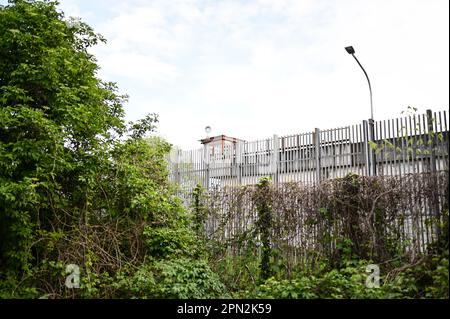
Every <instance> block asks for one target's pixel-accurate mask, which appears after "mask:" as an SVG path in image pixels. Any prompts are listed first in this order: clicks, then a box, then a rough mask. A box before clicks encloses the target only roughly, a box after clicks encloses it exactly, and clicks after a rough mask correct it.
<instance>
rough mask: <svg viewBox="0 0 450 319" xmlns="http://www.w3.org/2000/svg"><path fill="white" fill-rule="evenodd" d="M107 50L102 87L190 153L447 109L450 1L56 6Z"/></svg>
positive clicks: (67, 1)
mask: <svg viewBox="0 0 450 319" xmlns="http://www.w3.org/2000/svg"><path fill="white" fill-rule="evenodd" d="M60 8H61V10H62V11H64V12H65V14H66V16H75V17H80V18H81V19H82V20H83V21H84V22H87V23H88V24H89V25H91V26H92V27H93V28H94V29H95V31H96V32H99V33H101V34H102V35H103V36H104V37H106V39H107V43H106V44H105V45H103V44H102V45H99V46H97V47H95V48H93V49H92V50H91V51H92V53H93V54H94V55H95V56H96V57H97V59H98V63H99V65H100V67H101V69H100V71H99V74H98V75H99V77H100V78H102V79H105V80H108V81H114V82H117V84H118V86H119V88H120V91H121V93H126V94H128V95H129V96H130V99H129V102H128V103H127V104H126V105H125V111H126V119H127V120H133V121H134V120H137V119H139V118H142V117H144V116H145V115H146V114H147V113H153V112H155V113H158V114H159V117H160V123H159V125H158V130H157V134H158V135H160V136H162V137H164V138H166V139H167V140H168V141H169V142H170V143H172V144H174V145H177V146H179V147H181V148H183V149H192V148H199V147H200V143H199V141H198V140H199V139H201V138H204V137H205V135H206V133H205V127H206V126H210V127H211V128H212V131H211V133H210V135H212V136H214V135H221V134H225V135H228V136H232V137H237V138H241V139H244V140H255V139H263V138H267V137H271V136H272V135H273V134H278V135H280V136H282V135H289V134H295V133H304V132H309V131H312V130H314V128H315V127H318V128H322V129H327V128H335V127H342V126H346V125H350V124H357V123H361V121H363V120H365V119H368V118H369V117H370V99H369V89H368V85H367V81H366V78H365V76H364V73H363V72H362V70H361V69H360V68H359V66H358V65H357V63H356V61H355V60H354V59H353V58H352V57H351V56H350V55H349V54H347V52H346V51H345V49H344V47H346V46H349V45H352V46H353V47H354V48H355V50H356V54H355V55H356V56H357V58H358V59H359V61H360V62H361V64H362V65H363V66H364V68H365V69H366V71H367V73H368V75H369V77H370V81H371V84H372V89H373V104H374V117H375V119H388V118H395V117H398V116H400V114H401V112H402V111H404V110H406V108H407V106H413V107H417V108H418V110H419V112H424V111H425V110H426V109H428V108H431V109H433V110H436V111H437V110H444V109H447V108H448V105H449V1H448V0H390V1H388V0H377V1H373V0H339V1H335V0H248V1H244V0H241V1H237V0H227V1H225V0H170V1H168V0H163V1H158V0H155V1H150V0H131V1H121V0H120V1H119V0H95V1H93V0H60Z"/></svg>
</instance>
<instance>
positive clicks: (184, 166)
mask: <svg viewBox="0 0 450 319" xmlns="http://www.w3.org/2000/svg"><path fill="white" fill-rule="evenodd" d="M448 122H449V118H448V112H447V111H439V112H432V111H431V110H427V112H426V113H425V114H410V115H407V116H403V117H399V118H395V119H388V120H380V121H371V120H369V121H363V122H362V123H360V124H354V125H349V126H345V127H339V128H334V129H319V128H316V129H315V130H314V131H313V132H306V133H299V134H293V135H287V136H277V135H274V136H273V137H271V138H267V139H263V140H256V141H248V142H247V141H236V142H235V143H232V144H228V145H225V146H224V147H223V148H222V150H221V152H220V153H217V152H210V150H209V148H208V147H206V146H205V147H203V148H200V149H197V150H188V151H184V150H179V149H174V150H172V152H171V153H170V155H169V157H168V162H169V171H170V179H171V181H173V182H175V183H176V184H178V185H179V194H178V195H179V196H181V197H182V198H184V199H186V200H187V199H189V198H190V197H191V196H190V195H191V193H192V191H193V189H194V188H195V187H196V186H197V185H201V186H202V187H204V188H205V189H217V188H219V189H220V188H225V187H229V186H241V185H254V184H256V183H257V182H258V180H259V179H260V178H261V177H263V176H271V177H272V179H273V181H274V183H275V184H278V183H285V182H300V183H303V184H305V185H315V184H317V183H318V182H322V181H324V180H328V179H333V178H338V177H344V176H345V175H347V174H348V173H356V174H358V175H362V176H375V175H382V176H397V175H400V176H401V175H405V174H411V173H421V172H437V171H445V170H448V146H449V135H448Z"/></svg>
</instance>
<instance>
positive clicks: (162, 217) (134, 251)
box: [0, 0, 220, 298]
mask: <svg viewBox="0 0 450 319" xmlns="http://www.w3.org/2000/svg"><path fill="white" fill-rule="evenodd" d="M57 5H58V3H57V2H54V1H47V0H46V1H25V0H15V1H10V3H9V4H8V5H6V6H0V30H2V31H1V33H0V297H38V296H45V297H49V298H54V297H68V296H71V297H120V296H125V297H126V296H140V297H152V294H151V293H150V295H149V294H148V292H149V291H150V292H152V291H153V292H155V291H159V292H158V293H157V296H159V297H164V294H163V293H162V292H161V291H165V290H161V289H160V290H158V289H157V288H151V287H150V286H149V287H147V286H146V287H143V288H142V291H136V289H138V290H139V289H140V288H139V287H140V286H139V285H138V286H133V285H132V282H134V280H136V278H141V277H142V274H148V271H147V270H148V269H150V270H151V271H154V275H153V273H150V274H148V277H147V278H146V280H141V279H142V278H141V279H139V280H140V281H139V282H140V283H142V282H144V283H148V284H149V285H151V284H152V283H153V282H165V279H164V278H165V277H164V276H165V272H164V271H160V270H158V269H160V268H161V267H159V266H157V265H161V263H163V264H164V263H165V264H167V265H172V264H173V263H172V262H171V260H173V259H175V258H184V259H183V260H185V261H186V260H189V258H197V259H198V258H199V257H201V255H202V250H201V249H198V248H197V247H196V246H195V242H196V240H195V234H194V232H193V231H191V229H190V227H189V223H190V219H189V218H188V216H187V215H186V214H185V212H184V210H183V208H182V206H181V204H180V201H179V200H178V199H177V198H175V197H174V196H173V192H172V190H171V186H170V185H169V183H168V178H167V168H166V161H165V156H166V154H167V152H168V151H169V150H170V144H168V143H167V142H165V141H163V140H161V139H159V138H156V137H152V138H146V134H147V133H148V132H152V131H153V130H154V129H155V124H156V123H157V121H158V118H157V116H156V115H155V114H150V115H148V116H147V117H145V118H144V119H142V120H138V121H137V122H135V123H129V124H128V125H127V124H126V123H125V122H124V119H123V117H124V111H123V107H122V105H123V103H124V102H125V101H126V96H124V95H120V94H119V93H118V90H117V87H116V85H115V84H114V83H107V82H104V81H102V80H100V79H99V78H98V77H97V75H96V72H97V71H98V68H99V67H98V65H97V64H96V60H95V58H94V56H92V55H91V54H90V53H89V52H88V49H89V48H90V47H91V46H93V45H95V44H97V43H98V42H102V41H105V40H104V39H103V38H102V37H101V36H100V35H98V34H96V33H94V31H93V30H92V29H91V28H90V27H89V26H88V25H87V24H85V23H83V22H80V21H78V20H65V19H64V14H63V13H61V12H59V11H58V10H57ZM188 244H189V245H190V246H189V251H185V250H184V248H186V245H188ZM161 246H164V249H161ZM200 259H201V258H200ZM158 262H159V264H158ZM199 262H200V261H199ZM72 263H74V264H77V265H79V266H80V268H81V289H78V290H76V291H74V290H73V289H72V290H69V289H67V288H65V286H64V280H65V275H66V274H65V265H67V264H72ZM185 263H186V262H185ZM200 264H201V262H200ZM158 267H159V268H158ZM180 269H182V270H183V269H185V270H186V271H191V270H190V269H189V267H181V268H180ZM195 271H196V273H198V274H199V276H200V277H201V278H202V280H203V282H202V286H201V287H206V288H205V289H210V287H212V286H213V287H214V289H215V290H214V289H213V291H214V292H215V291H216V290H217V289H216V288H217V287H219V288H220V283H217V282H216V281H215V277H214V276H212V275H211V276H209V275H208V274H209V272H210V270H208V269H207V267H206V266H205V265H203V264H201V267H200V268H199V269H198V270H195ZM204 271H205V272H206V274H205V276H203V275H202V273H203V272H204ZM209 280H212V281H211V283H210V282H209ZM144 286H145V285H144ZM136 287H138V288H136ZM150 288H151V289H150ZM180 289H181V288H180ZM199 289H200V290H201V288H199ZM199 289H196V290H195V295H194V296H202V292H201V291H200V290H199ZM183 291H187V290H183ZM155 294H156V292H155ZM173 295H174V294H173V292H170V296H173ZM185 295H186V296H189V294H188V293H187V292H186V293H185ZM183 296H184V295H183Z"/></svg>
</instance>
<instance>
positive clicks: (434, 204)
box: [427, 110, 441, 239]
mask: <svg viewBox="0 0 450 319" xmlns="http://www.w3.org/2000/svg"><path fill="white" fill-rule="evenodd" d="M433 121H434V120H433V113H432V111H431V110H427V124H428V138H431V139H432V142H431V143H430V146H431V151H430V160H429V164H430V166H429V170H430V173H431V176H430V177H431V180H432V183H433V184H434V186H435V187H436V189H437V187H438V185H437V184H438V179H437V176H436V137H435V135H434V134H433V133H435V132H434V129H433ZM427 142H428V141H427ZM430 206H431V207H430V209H431V215H432V216H434V217H435V220H434V221H433V228H434V231H435V234H436V237H437V239H440V237H441V229H440V226H439V224H440V220H441V214H440V211H439V198H438V196H437V193H436V192H432V194H431V198H430Z"/></svg>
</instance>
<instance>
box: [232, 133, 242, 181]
mask: <svg viewBox="0 0 450 319" xmlns="http://www.w3.org/2000/svg"><path fill="white" fill-rule="evenodd" d="M234 146H235V156H236V175H237V183H238V185H241V184H242V165H241V164H242V153H243V147H242V141H238V142H237V143H236V144H234Z"/></svg>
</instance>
